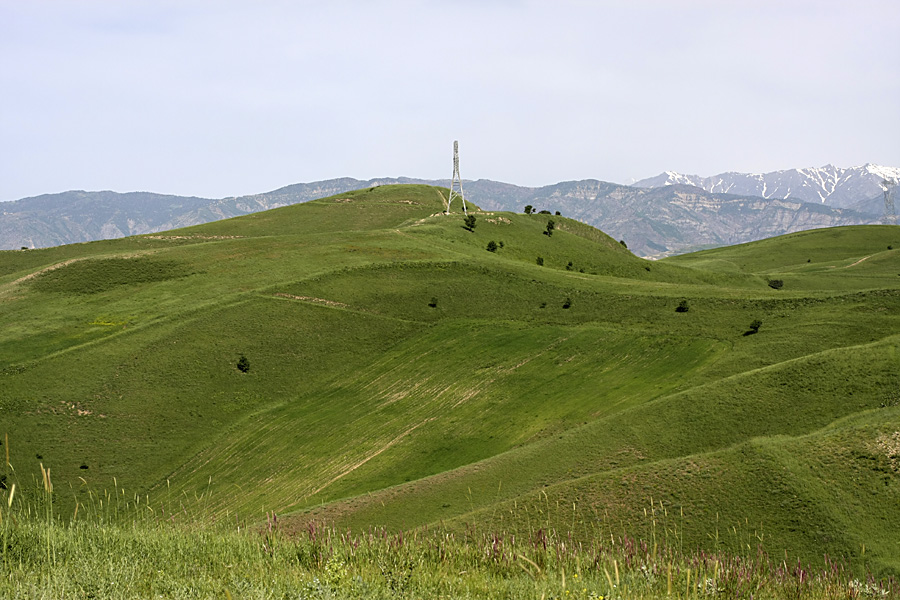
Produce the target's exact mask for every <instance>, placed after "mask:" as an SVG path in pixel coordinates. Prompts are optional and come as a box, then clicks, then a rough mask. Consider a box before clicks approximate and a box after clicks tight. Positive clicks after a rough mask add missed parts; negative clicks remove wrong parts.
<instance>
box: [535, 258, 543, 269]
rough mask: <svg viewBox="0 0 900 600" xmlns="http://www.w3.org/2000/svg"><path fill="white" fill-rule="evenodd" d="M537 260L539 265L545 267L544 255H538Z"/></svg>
mask: <svg viewBox="0 0 900 600" xmlns="http://www.w3.org/2000/svg"><path fill="white" fill-rule="evenodd" d="M535 262H536V263H537V265H538V266H539V267H543V266H544V257H543V256H538V257H537V260H536V261H535Z"/></svg>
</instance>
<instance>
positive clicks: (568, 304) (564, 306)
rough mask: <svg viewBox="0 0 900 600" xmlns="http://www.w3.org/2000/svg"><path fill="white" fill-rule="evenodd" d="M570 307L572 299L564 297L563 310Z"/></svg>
mask: <svg viewBox="0 0 900 600" xmlns="http://www.w3.org/2000/svg"><path fill="white" fill-rule="evenodd" d="M570 306H572V299H571V298H568V297H566V301H565V302H563V308H569V307H570Z"/></svg>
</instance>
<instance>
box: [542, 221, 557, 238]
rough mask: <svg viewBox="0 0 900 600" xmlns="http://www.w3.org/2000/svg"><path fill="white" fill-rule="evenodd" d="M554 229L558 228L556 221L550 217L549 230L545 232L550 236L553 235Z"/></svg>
mask: <svg viewBox="0 0 900 600" xmlns="http://www.w3.org/2000/svg"><path fill="white" fill-rule="evenodd" d="M554 229H556V223H555V222H554V221H553V219H550V220H549V221H547V231H545V232H544V234H545V235H547V236H548V237H549V236H551V235H553V230H554Z"/></svg>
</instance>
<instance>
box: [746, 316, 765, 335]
mask: <svg viewBox="0 0 900 600" xmlns="http://www.w3.org/2000/svg"><path fill="white" fill-rule="evenodd" d="M760 327H762V321H760V320H759V319H753V321H751V323H750V330H749V331H748V332H747V333H745V334H744V335H753V334H754V333H757V332H758V331H759V328H760Z"/></svg>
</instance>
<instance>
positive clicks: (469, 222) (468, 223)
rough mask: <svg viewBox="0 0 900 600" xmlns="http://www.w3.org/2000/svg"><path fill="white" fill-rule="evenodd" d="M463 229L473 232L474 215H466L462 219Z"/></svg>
mask: <svg viewBox="0 0 900 600" xmlns="http://www.w3.org/2000/svg"><path fill="white" fill-rule="evenodd" d="M463 227H464V228H465V229H468V230H469V231H475V215H468V216H467V217H466V218H465V219H463Z"/></svg>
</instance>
